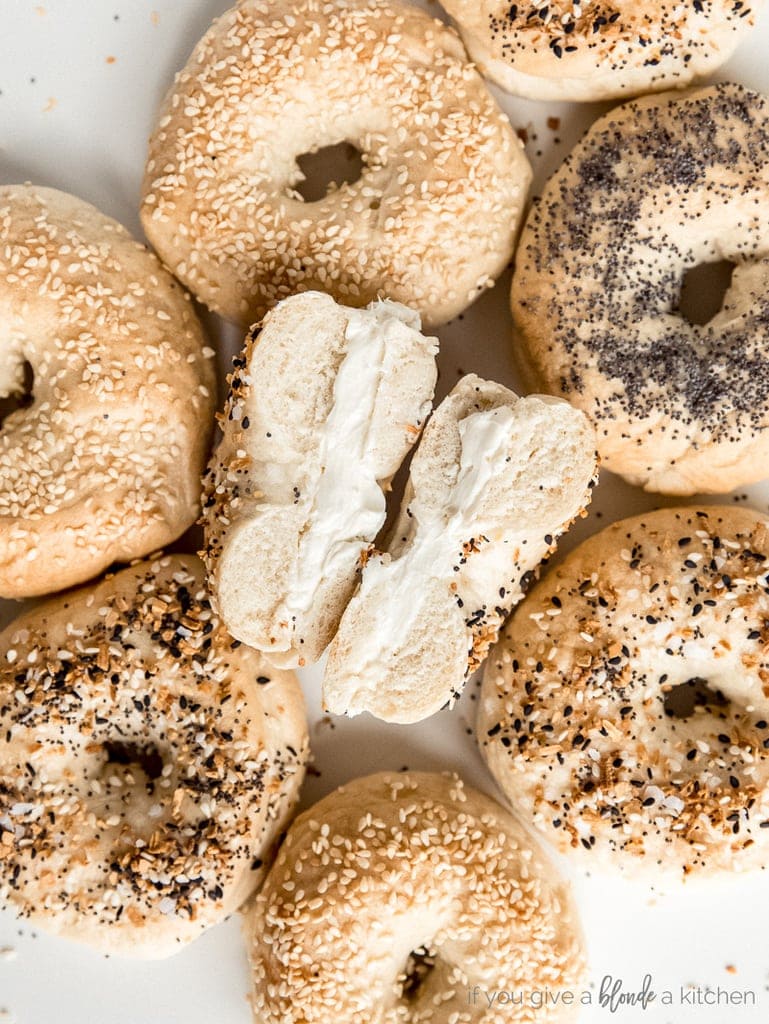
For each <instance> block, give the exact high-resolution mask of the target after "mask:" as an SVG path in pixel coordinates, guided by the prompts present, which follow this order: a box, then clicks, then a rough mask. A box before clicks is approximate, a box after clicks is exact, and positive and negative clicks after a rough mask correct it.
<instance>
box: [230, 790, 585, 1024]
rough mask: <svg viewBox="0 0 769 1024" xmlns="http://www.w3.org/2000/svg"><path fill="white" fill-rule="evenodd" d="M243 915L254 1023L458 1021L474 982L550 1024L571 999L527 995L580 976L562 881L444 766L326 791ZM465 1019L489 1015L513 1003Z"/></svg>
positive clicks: (292, 832) (568, 1013) (522, 1016)
mask: <svg viewBox="0 0 769 1024" xmlns="http://www.w3.org/2000/svg"><path fill="white" fill-rule="evenodd" d="M247 925H248V932H249V949H250V957H251V965H252V972H253V989H252V1002H253V1006H254V1014H255V1020H256V1021H257V1022H258V1024H299V1022H301V1024H328V1022H329V1021H330V1020H332V1019H333V1020H334V1021H337V1022H339V1024H348V1022H350V1024H353V1022H355V1024H359V1022H361V1021H374V1020H376V1021H377V1022H379V1024H396V1022H401V1024H407V1022H409V1021H420V1022H423V1024H449V1022H456V1021H465V1020H469V1019H470V1017H469V1016H467V1014H468V1012H469V1010H468V992H472V991H473V986H474V985H476V984H480V985H482V986H483V988H484V989H485V990H486V991H487V992H488V991H491V990H493V989H495V988H504V989H505V990H508V991H509V990H515V991H516V992H521V993H522V994H523V996H524V998H525V1000H526V1003H527V1004H528V1005H524V1006H523V1007H522V1008H520V1009H519V1008H518V1007H516V1013H515V1019H516V1020H519V1021H521V1022H524V1021H526V1022H535V1021H539V1022H544V1021H549V1022H551V1024H555V1022H556V1021H559V1022H561V1021H567V1020H571V1019H573V1016H574V1013H575V1009H574V1007H573V1006H572V1007H569V1006H563V1005H562V1004H560V1003H559V1005H558V1008H557V1009H553V1006H552V1002H551V1003H550V1004H549V1005H548V1006H547V1007H542V1006H540V1007H539V1008H537V1007H536V1005H533V1003H535V1001H536V1000H535V999H532V993H535V992H537V991H541V990H543V989H544V988H545V987H547V988H549V989H550V990H551V991H552V992H554V993H555V992H558V991H559V990H560V989H562V988H565V989H575V988H576V987H577V986H578V985H579V983H580V982H581V980H582V978H583V972H584V953H583V950H582V944H581V935H580V929H579V924H578V921H577V917H576V911H575V908H574V906H573V904H572V901H571V897H570V894H569V890H568V888H567V887H566V885H565V884H564V883H563V882H562V881H561V880H560V879H559V878H558V875H557V874H556V872H555V871H554V869H553V867H552V866H551V865H550V864H549V863H548V862H547V861H546V860H545V859H544V857H543V855H542V853H541V852H540V850H539V849H538V847H537V845H536V844H535V843H534V842H533V841H532V838H531V837H530V836H529V835H528V834H527V833H526V831H525V830H524V829H523V828H522V827H521V826H520V824H519V823H518V822H517V821H516V820H515V818H513V817H512V815H510V813H509V812H507V811H505V810H504V809H503V808H502V807H500V806H499V805H498V804H497V803H495V802H494V801H493V800H490V799H489V798H488V797H486V796H483V795H482V794H481V793H478V792H476V791H475V790H472V789H469V788H467V787H465V786H464V785H463V784H462V782H461V780H460V779H458V778H457V776H448V775H434V774H428V773H424V772H414V773H408V774H397V773H382V774H379V775H371V776H368V777H366V778H362V779H356V780H355V781H353V782H350V783H348V784H347V785H345V786H343V787H342V788H340V789H338V790H336V791H335V792H333V793H332V794H330V795H329V796H327V797H325V798H324V799H323V800H321V801H320V803H318V804H316V805H315V806H314V807H311V808H310V809H309V810H308V811H306V812H305V813H304V814H303V815H301V817H299V818H298V819H297V820H296V821H295V822H294V824H293V825H292V826H291V828H290V829H289V832H288V835H287V837H286V840H285V842H284V844H283V846H282V847H281V851H280V853H279V855H278V858H277V861H276V863H275V866H274V867H273V869H272V871H271V872H270V874H269V876H268V878H267V880H266V882H265V885H264V887H263V889H262V890H261V892H260V893H259V895H258V897H257V899H256V901H255V905H254V908H253V910H252V911H251V912H250V914H249V918H248V921H247ZM419 950H421V955H420V954H418V955H417V956H416V958H414V956H413V954H414V952H415V951H419ZM415 961H416V962H415ZM411 968H413V971H411V973H410V970H411ZM472 1019H473V1020H474V1021H483V1022H485V1024H492V1022H499V1024H501V1022H502V1021H509V1019H510V1006H507V1007H505V1006H503V1005H500V1006H499V1007H495V1008H494V1009H490V1008H489V1006H488V1003H486V1004H484V1005H480V1003H479V1004H478V1005H476V1007H475V1009H474V1010H473V1011H472Z"/></svg>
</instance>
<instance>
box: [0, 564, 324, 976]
mask: <svg viewBox="0 0 769 1024" xmlns="http://www.w3.org/2000/svg"><path fill="white" fill-rule="evenodd" d="M0 652H1V655H2V666H3V668H2V671H1V672H0V729H1V730H2V735H3V737H4V741H3V743H2V745H0V864H2V872H1V873H0V879H1V881H0V900H7V901H8V902H9V903H10V904H11V905H12V906H14V907H15V909H16V910H17V912H18V913H19V914H20V915H21V916H22V917H28V918H31V919H33V920H34V921H35V922H36V923H37V924H39V926H40V927H41V928H44V929H45V930H46V931H50V932H53V933H54V934H60V935H65V936H68V937H70V938H74V939H77V940H79V941H81V942H86V943H89V944H90V945H93V946H95V947H96V948H97V949H99V950H100V951H102V952H105V953H118V954H120V955H123V956H131V957H143V958H158V957H165V956H168V955H170V954H171V953H174V952H176V951H177V950H179V949H181V948H182V946H183V945H184V944H185V943H187V942H190V941H191V940H192V939H194V938H197V936H199V935H200V934H201V933H202V932H203V931H204V930H205V929H206V928H209V927H211V926H212V925H214V924H216V923H217V922H219V921H221V920H223V919H224V918H225V917H226V916H227V915H228V914H229V913H231V912H232V911H233V910H235V909H236V908H237V907H238V906H239V905H240V904H241V903H242V902H243V900H244V899H245V898H246V897H247V896H248V895H249V894H250V893H251V892H252V891H253V890H254V888H255V887H256V886H257V884H258V882H259V881H260V878H261V876H262V874H263V870H262V866H263V861H266V860H267V859H268V857H269V855H270V853H271V849H272V845H273V842H274V840H275V837H276V836H277V835H278V833H279V832H280V830H281V828H282V827H283V826H284V824H285V822H286V819H287V817H288V815H289V812H290V811H291V808H292V806H293V804H294V802H295V799H296V796H297V791H298V788H299V785H300V783H301V780H302V777H303V775H304V762H305V760H306V755H307V751H306V741H307V729H306V723H305V718H304V706H303V702H302V697H301V691H300V689H299V685H298V683H297V681H296V679H295V678H294V676H293V675H292V674H291V673H286V672H277V671H275V670H271V669H268V668H267V667H266V666H265V664H264V662H263V660H262V659H261V656H260V655H258V654H256V653H255V652H254V651H251V650H250V649H249V648H248V647H245V646H238V645H237V644H236V643H235V642H234V641H232V640H231V638H230V637H229V636H228V634H227V632H226V630H225V629H224V628H223V626H222V625H221V623H220V622H219V620H218V618H217V617H216V615H215V614H214V613H213V612H212V610H211V607H210V605H209V603H208V599H207V597H206V594H205V590H204V586H203V567H202V565H201V563H200V562H199V561H198V559H197V558H194V557H193V556H188V555H174V556H167V557H161V558H158V559H157V560H155V561H153V562H142V563H139V564H137V565H135V566H133V567H132V568H130V569H125V570H123V571H122V572H120V573H118V574H117V575H116V576H110V577H107V578H106V579H105V580H103V581H102V582H101V583H99V584H98V585H97V586H96V587H94V588H83V589H81V590H79V591H77V592H75V593H74V594H71V595H69V596H67V597H62V598H55V599H53V600H51V601H48V602H47V603H46V604H43V605H40V606H39V607H37V608H33V609H31V610H30V611H28V612H26V613H25V614H24V615H23V616H22V617H21V618H20V619H18V620H17V621H16V622H14V623H13V624H12V625H11V626H9V627H8V628H7V629H6V630H5V632H4V633H3V634H2V636H0Z"/></svg>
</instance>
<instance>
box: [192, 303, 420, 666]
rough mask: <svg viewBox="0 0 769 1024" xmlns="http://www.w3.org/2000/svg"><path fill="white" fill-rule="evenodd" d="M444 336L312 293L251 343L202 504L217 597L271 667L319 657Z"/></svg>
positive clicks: (390, 307)
mask: <svg viewBox="0 0 769 1024" xmlns="http://www.w3.org/2000/svg"><path fill="white" fill-rule="evenodd" d="M437 348H438V345H437V339H436V338H427V337H425V336H424V335H422V334H420V332H419V317H418V316H417V314H416V313H413V312H412V311H411V310H409V309H407V308H406V307H405V306H402V305H400V304H399V303H395V302H390V301H387V300H385V301H383V302H377V303H374V304H372V305H371V306H369V307H368V308H367V309H360V310H358V309H350V308H348V307H345V306H339V305H337V303H336V302H334V300H333V299H332V298H331V297H330V296H328V295H322V294H321V293H319V292H304V293H302V294H300V295H293V296H291V297H290V298H288V299H284V300H283V301H282V302H280V303H279V304H278V305H277V306H276V307H275V309H273V310H271V311H270V312H269V313H268V314H267V316H266V317H265V319H264V321H263V322H262V323H261V324H260V325H258V326H257V327H255V328H254V329H253V330H252V331H251V332H250V333H249V335H248V337H247V338H246V343H245V347H244V350H243V352H242V354H241V355H240V356H239V357H238V358H237V359H236V360H235V368H234V370H233V372H232V374H231V375H230V377H229V385H230V392H229V396H228V399H227V403H226V406H225V410H224V415H223V417H222V440H221V443H220V444H219V445H218V447H217V449H216V451H215V453H214V456H213V458H212V460H211V464H210V467H209V473H208V475H207V477H206V497H205V498H204V501H203V522H204V527H205V549H206V550H205V560H206V567H207V569H208V574H209V575H208V578H209V585H210V588H211V596H212V599H213V600H214V603H215V605H216V608H217V610H218V611H219V613H220V614H221V616H222V618H223V620H224V622H225V624H226V626H227V629H228V630H229V632H230V634H231V635H232V636H234V637H237V639H238V640H242V641H243V642H244V643H247V644H249V646H251V647H254V648H256V649H257V650H260V651H264V652H265V653H266V654H268V656H269V659H270V662H271V664H273V665H282V666H293V665H305V664H308V663H311V662H313V661H317V660H318V658H319V657H320V656H321V654H322V653H323V651H324V650H325V648H326V647H327V646H328V644H329V642H330V640H331V639H332V637H333V636H334V633H336V630H337V627H338V626H339V620H340V618H341V617H342V612H343V611H344V609H345V606H346V605H347V603H348V601H349V600H350V597H351V596H352V593H353V590H354V589H355V584H356V582H357V580H358V576H359V570H360V566H361V562H362V560H364V559H365V557H366V555H367V553H368V550H369V547H370V545H371V544H372V543H373V541H374V538H375V537H376V535H377V533H378V532H379V530H380V529H381V528H382V526H384V522H385V514H386V510H385V495H384V492H385V491H386V490H389V487H390V481H391V479H392V477H393V476H394V474H395V472H396V470H397V469H398V467H399V466H400V464H401V462H402V461H403V459H404V458H405V457H406V455H407V454H408V452H409V450H410V449H411V447H412V445H413V444H414V442H415V441H416V440H417V438H418V437H419V433H420V430H421V429H422V425H423V423H424V421H425V419H426V417H427V416H428V414H429V412H430V403H431V399H432V397H433V390H434V388H435V380H436V376H437V368H436V365H435V355H436V352H437Z"/></svg>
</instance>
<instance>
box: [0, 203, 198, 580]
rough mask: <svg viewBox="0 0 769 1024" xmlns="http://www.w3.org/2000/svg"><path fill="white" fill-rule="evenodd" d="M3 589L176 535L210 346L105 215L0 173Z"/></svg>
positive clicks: (190, 476) (144, 256)
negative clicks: (28, 371)
mask: <svg viewBox="0 0 769 1024" xmlns="http://www.w3.org/2000/svg"><path fill="white" fill-rule="evenodd" d="M0 280H1V281H2V287H0V321H2V324H3V348H4V359H3V368H2V369H0V393H3V394H13V393H16V392H18V391H19V390H20V388H21V387H22V376H23V365H24V362H25V361H26V362H28V363H29V364H30V365H31V368H32V371H33V374H34V382H33V401H32V403H31V405H29V407H28V408H24V409H20V410H19V411H17V412H15V413H13V414H12V415H10V416H8V417H7V418H6V419H5V420H4V422H3V424H2V431H0V594H2V595H3V596H4V597H26V596H30V595H34V594H44V593H48V592H50V591H52V590H60V589H63V588H65V587H67V586H72V585H73V584H75V583H80V582H82V581H83V580H86V579H88V578H89V577H91V576H94V575H95V574H96V573H98V572H99V571H101V570H102V569H104V568H106V567H107V566H109V565H110V564H111V563H112V562H114V561H116V560H125V561H128V560H129V559H130V558H135V557H137V556H140V555H144V554H147V553H148V552H150V551H152V550H155V549H156V548H158V547H159V546H161V545H163V544H165V543H167V542H169V541H171V540H173V539H175V538H176V537H178V536H179V534H181V533H182V532H183V531H184V530H185V529H186V528H187V527H188V526H189V525H190V524H191V523H192V522H193V521H194V518H195V515H196V510H197V505H198V494H199V480H200V473H201V471H202V467H203V462H204V458H205V454H206V449H207V445H208V437H209V433H210V427H209V422H210V420H211V419H212V414H213V402H214V398H215V395H214V373H213V367H212V362H211V360H212V357H213V351H212V350H211V349H206V348H205V340H204V336H203V333H202V330H201V327H200V325H199V323H198V320H197V318H196V316H195V313H194V311H193V308H192V304H191V303H190V301H189V298H188V297H187V296H186V295H185V294H184V292H183V291H182V289H181V288H180V287H179V285H178V284H177V283H176V282H175V281H174V280H173V278H171V276H170V275H169V274H168V273H167V272H166V271H165V270H163V269H162V267H161V266H160V264H159V263H158V261H157V259H156V258H155V257H154V256H152V255H150V254H149V253H148V252H147V251H146V249H145V248H144V246H142V245H140V244H139V243H138V242H135V241H134V240H133V239H132V238H131V237H130V236H129V235H128V233H127V232H126V231H125V229H124V228H122V227H121V226H120V225H119V224H117V223H116V222H115V221H113V220H111V219H110V218H108V217H105V216H104V215H103V214H101V213H99V212H98V211H97V210H95V209H94V208H93V207H92V206H89V205H88V204H87V203H84V202H82V201H81V200H79V199H76V198H75V197H73V196H69V195H66V194H65V193H63V192H56V191H54V190H52V189H44V188H37V187H33V186H29V185H24V186H6V187H2V188H0Z"/></svg>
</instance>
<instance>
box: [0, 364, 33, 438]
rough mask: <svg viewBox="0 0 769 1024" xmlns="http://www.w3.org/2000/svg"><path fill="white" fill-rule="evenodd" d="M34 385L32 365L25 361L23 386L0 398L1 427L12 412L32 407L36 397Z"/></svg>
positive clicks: (22, 374)
mask: <svg viewBox="0 0 769 1024" xmlns="http://www.w3.org/2000/svg"><path fill="white" fill-rule="evenodd" d="M34 385H35V374H34V371H33V369H32V364H31V363H28V362H27V361H26V359H25V360H24V362H23V363H22V364H21V384H20V386H19V388H18V389H17V390H16V391H13V392H12V393H11V394H10V395H5V396H4V397H3V398H0V425H2V423H3V421H4V420H5V419H6V417H8V416H10V415H11V413H12V412H17V411H18V410H19V409H28V408H29V406H30V405H32V402H33V401H34V395H33V394H32V390H33V388H34Z"/></svg>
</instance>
